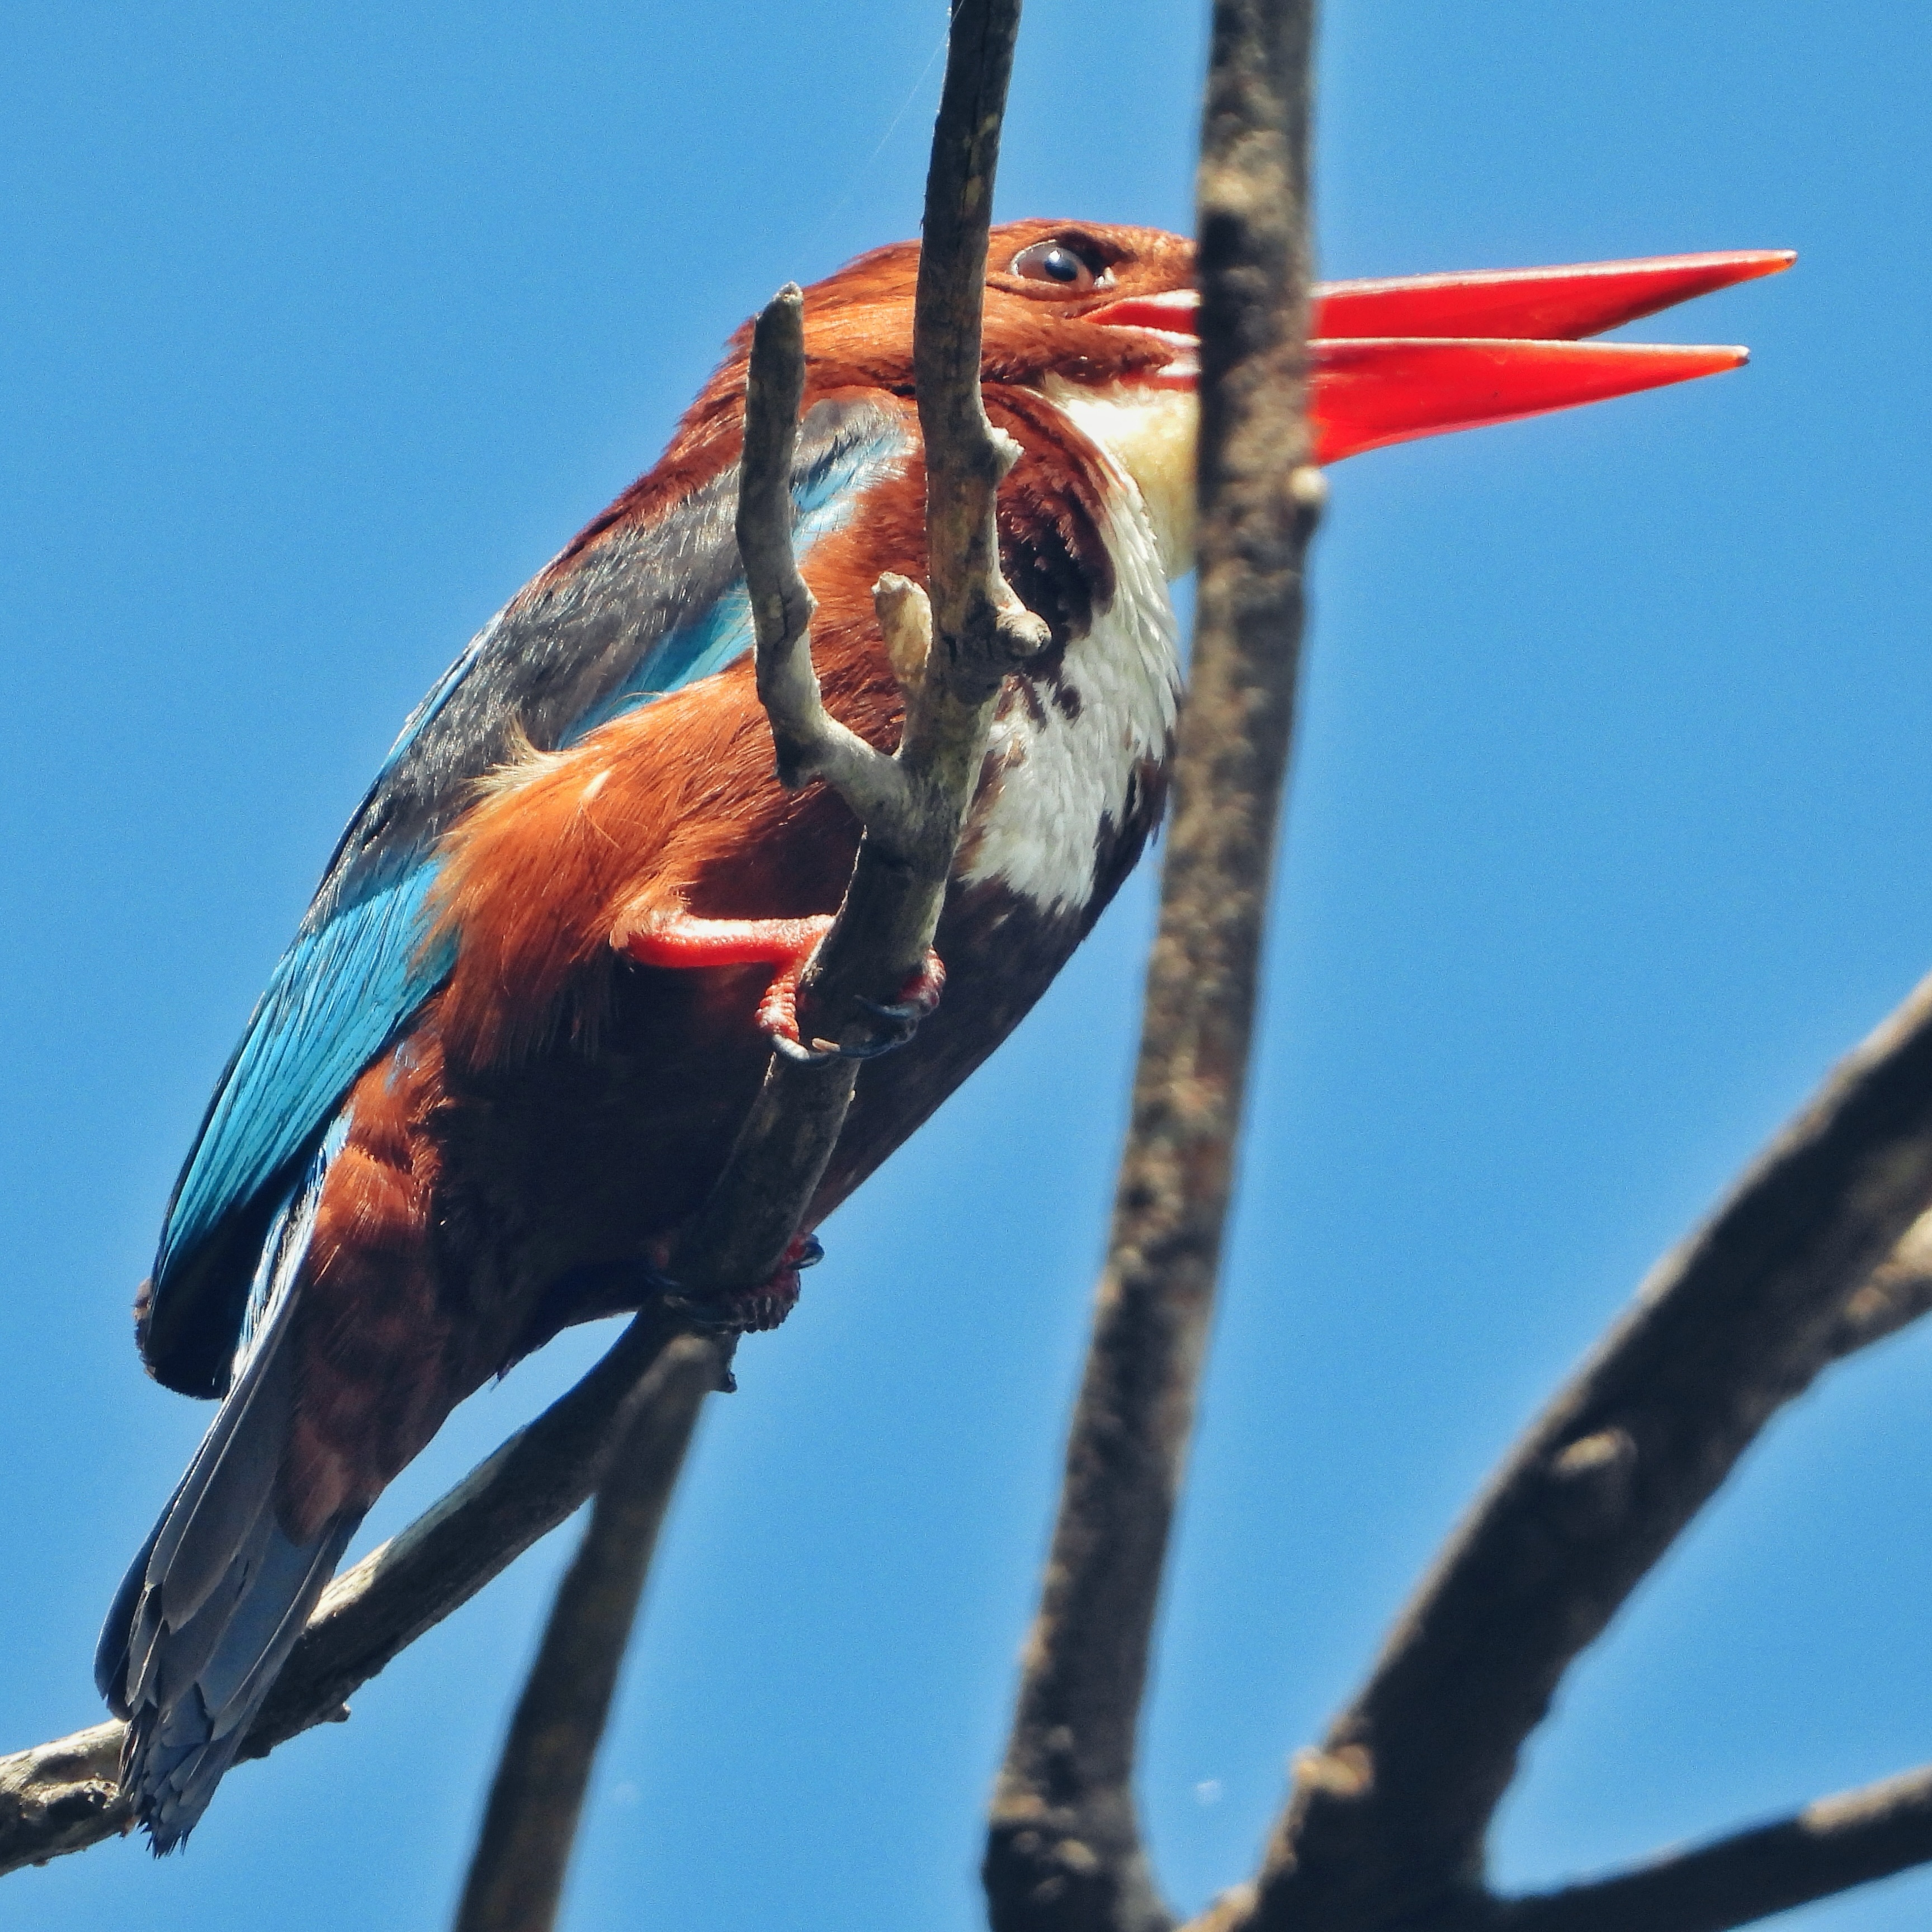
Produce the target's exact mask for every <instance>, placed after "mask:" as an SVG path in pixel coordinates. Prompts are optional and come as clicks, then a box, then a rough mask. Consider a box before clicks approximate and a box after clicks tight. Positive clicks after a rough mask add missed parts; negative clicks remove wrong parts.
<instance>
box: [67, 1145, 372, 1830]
mask: <svg viewBox="0 0 1932 1932" xmlns="http://www.w3.org/2000/svg"><path fill="white" fill-rule="evenodd" d="M336 1144H337V1145H340V1142H339V1140H338V1141H337V1143H336ZM331 1151H332V1150H331V1149H329V1148H325V1149H324V1151H323V1154H322V1155H321V1156H320V1157H318V1159H317V1162H316V1163H315V1166H314V1167H313V1168H312V1169H311V1171H310V1173H309V1175H308V1178H307V1179H306V1181H305V1183H304V1184H303V1186H302V1187H301V1188H300V1189H299V1190H298V1191H297V1192H296V1193H295V1194H294V1195H293V1196H292V1197H291V1198H290V1199H289V1200H288V1201H287V1202H285V1203H284V1205H283V1207H282V1208H281V1211H280V1212H279V1213H278V1214H277V1216H276V1217H275V1223H274V1225H273V1226H272V1228H271V1230H270V1232H269V1239H268V1241H267V1242H266V1244H265V1245H264V1247H263V1257H262V1262H261V1265H260V1269H259V1270H258V1272H257V1278H256V1282H255V1286H254V1292H253V1293H251V1296H250V1298H249V1311H248V1312H249V1320H248V1325H247V1327H246V1328H245V1331H244V1337H243V1340H242V1346H241V1348H240V1349H239V1351H238V1352H237V1353H236V1373H235V1374H234V1376H233V1380H232V1382H231V1383H230V1385H229V1391H228V1394H227V1395H226V1397H225V1398H224V1400H223V1403H222V1405H221V1407H220V1410H219V1411H218V1412H217V1414H216V1415H215V1418H214V1423H213V1424H212V1425H211V1427H210V1428H209V1430H208V1433H207V1435H206V1436H204V1437H203V1438H202V1444H201V1447H200V1448H199V1451H196V1455H195V1458H194V1460H193V1463H191V1464H190V1466H189V1468H188V1472H187V1475H185V1476H184V1477H183V1478H181V1484H180V1486H179V1487H178V1488H177V1489H176V1490H175V1493H174V1495H173V1496H172V1497H171V1498H170V1499H169V1502H168V1506H167V1508H166V1509H165V1510H164V1511H163V1512H162V1514H161V1519H160V1522H159V1523H157V1524H156V1525H155V1526H154V1533H153V1535H151V1536H150V1537H149V1538H148V1541H147V1544H146V1545H145V1547H144V1548H143V1549H142V1551H141V1553H140V1554H139V1556H137V1557H136V1559H134V1562H133V1565H132V1566H131V1567H130V1568H129V1570H128V1572H127V1577H126V1578H125V1580H124V1581H123V1583H121V1588H120V1590H119V1592H118V1594H117V1595H116V1596H115V1600H114V1607H113V1609H112V1610H110V1612H109V1613H108V1617H107V1624H106V1626H105V1627H104V1629H103V1630H102V1631H101V1643H100V1646H99V1649H98V1650H97V1652H96V1653H95V1683H96V1684H97V1685H98V1686H99V1688H100V1690H101V1695H102V1696H103V1697H104V1698H105V1699H106V1700H107V1703H108V1705H109V1707H110V1709H112V1710H113V1712H114V1713H115V1715H116V1716H118V1717H121V1718H125V1719H126V1720H127V1727H128V1728H127V1742H126V1744H125V1745H124V1748H123V1751H122V1756H121V1787H122V1789H123V1790H124V1791H126V1792H127V1794H128V1796H130V1798H131V1799H133V1805H134V1812H135V1816H136V1818H137V1819H138V1820H139V1822H140V1823H141V1824H142V1826H145V1828H146V1830H147V1832H148V1837H149V1838H150V1840H151V1842H152V1843H153V1846H154V1850H155V1852H157V1854H158V1853H161V1852H169V1851H172V1850H173V1849H175V1846H177V1845H178V1844H179V1843H181V1841H182V1840H183V1839H184V1838H186V1837H187V1834H188V1833H189V1832H190V1831H191V1830H192V1829H193V1826H194V1825H195V1823H196V1820H199V1817H201V1814H202V1812H203V1811H205V1810H206V1809H207V1808H208V1801H209V1799H211V1798H212V1797H213V1796H214V1790H215V1787H216V1786H217V1784H220V1781H221V1778H222V1775H223V1773H224V1772H226V1770H227V1769H228V1767H229V1765H230V1764H232V1763H233V1762H234V1760H235V1757H236V1753H237V1752H238V1751H239V1750H240V1748H241V1747H242V1741H243V1739H245V1737H246V1736H247V1734H248V1727H249V1724H250V1722H251V1720H252V1719H253V1718H254V1715H255V1713H256V1712H257V1710H258V1709H260V1706H261V1704H262V1702H263V1699H264V1698H265V1697H266V1696H267V1695H268V1693H269V1688H270V1687H271V1686H272V1685H273V1684H274V1682H275V1677H276V1675H277V1673H278V1672H279V1671H280V1670H281V1667H282V1665H283V1664H284V1662H286V1661H287V1658H288V1654H289V1652H290V1650H291V1649H293V1646H294V1644H295V1640H296V1637H298V1636H299V1635H300V1634H301V1631H302V1625H303V1624H304V1623H305V1622H306V1621H307V1620H308V1614H309V1613H310V1611H311V1610H313V1609H314V1606H315V1602H316V1600H317V1598H318V1597H320V1595H321V1594H322V1592H323V1586H325V1585H326V1583H328V1581H329V1578H330V1577H332V1575H333V1574H335V1567H336V1565H338V1563H339V1562H341V1559H342V1554H343V1552H344V1550H345V1549H347V1547H348V1544H349V1539H350V1537H352V1536H353V1535H354V1534H355V1532H356V1525H357V1524H358V1523H359V1522H360V1521H361V1520H362V1512H361V1511H360V1510H355V1511H341V1512H338V1514H336V1515H335V1516H333V1517H330V1518H329V1520H328V1521H326V1523H323V1525H322V1526H321V1528H320V1529H319V1530H318V1531H317V1532H316V1534H315V1535H314V1536H313V1537H312V1538H311V1539H310V1540H308V1541H305V1542H302V1543H298V1542H296V1541H295V1540H294V1538H292V1537H291V1536H290V1535H289V1534H288V1532H287V1530H286V1529H284V1527H283V1526H282V1523H281V1520H280V1517H279V1514H278V1506H277V1503H278V1499H277V1490H278V1481H279V1478H280V1475H281V1466H282V1459H283V1455H284V1451H285V1449H286V1448H287V1443H288V1439H289V1430H290V1422H291V1420H292V1417H293V1408H294V1400H293V1397H294V1387H293V1352H292V1351H291V1349H290V1347H289V1346H288V1339H289V1336H290V1331H291V1328H292V1326H293V1322H292V1317H293V1314H294V1312H295V1310H296V1305H297V1302H298V1300H299V1288H300V1277H301V1273H302V1262H303V1259H304V1257H305V1253H306V1251H307V1249H308V1238H309V1235H310V1233H311V1231H312V1229H313V1227H314V1200H315V1196H316V1193H317V1190H318V1189H319V1187H320V1182H321V1178H322V1174H323V1169H325V1168H326V1164H327V1160H328V1158H329V1154H330V1152H331Z"/></svg>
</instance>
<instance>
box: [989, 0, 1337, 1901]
mask: <svg viewBox="0 0 1932 1932" xmlns="http://www.w3.org/2000/svg"><path fill="white" fill-rule="evenodd" d="M1312 34H1313V7H1312V5H1306V4H1304V5H1281V6H1271V5H1259V4H1257V5H1221V6H1219V7H1217V8H1216V10H1215V15H1214V49H1213V52H1212V54H1211V65H1210V73H1209V80H1208V101H1207V109H1206V115H1205V124H1204V129H1203V139H1202V165H1201V173H1200V178H1199V193H1200V229H1201V258H1200V260H1201V269H1200V273H1201V291H1202V310H1201V338H1202V340H1201V362H1202V383H1201V389H1202V397H1201V401H1202V425H1201V444H1200V458H1199V490H1200V502H1201V526H1200V528H1201V536H1200V564H1199V573H1200V574H1199V592H1198V598H1197V602H1196V629H1195V640H1194V651H1193V669H1192V673H1191V676H1190V688H1189V691H1188V697H1187V706H1186V708H1185V711H1184V715H1183V718H1182V721H1181V732H1180V738H1179V742H1178V747H1177V749H1176V754H1175V761H1174V765H1173V796H1174V810H1173V817H1172V823H1171V827H1170V829H1169V835H1168V847H1167V856H1166V865H1165V867H1164V868H1163V875H1162V898H1161V911H1160V927H1159V931H1158V934H1157V938H1156V939H1155V941H1154V953H1153V956H1152V957H1151V960H1150V962H1149V965H1148V981H1147V994H1146V1006H1145V1014H1144V1017H1143V1021H1142V1035H1141V1049H1140V1062H1139V1070H1138V1072H1137V1073H1136V1078H1135V1083H1134V1097H1133V1117H1132V1123H1131V1125H1130V1129H1129V1133H1128V1139H1127V1148H1126V1151H1125V1153H1124V1155H1123V1157H1122V1160H1121V1172H1120V1179H1119V1184H1118V1191H1117V1193H1116V1196H1115V1208H1114V1218H1113V1226H1112V1234H1111V1236H1110V1239H1109V1251H1108V1258H1107V1261H1106V1267H1105V1269H1104V1271H1103V1274H1102V1277H1101V1281H1100V1291H1099V1295H1098V1305H1097V1310H1096V1313H1095V1318H1094V1339H1093V1344H1092V1348H1091V1352H1090V1354H1089V1355H1088V1363H1087V1370H1086V1376H1085V1382H1084V1384H1083V1385H1082V1390H1081V1394H1080V1400H1079V1407H1078V1409H1077V1410H1076V1414H1075V1417H1074V1421H1073V1432H1072V1436H1071V1439H1070V1443H1069V1445H1068V1450H1067V1475H1066V1482H1065V1486H1064V1490H1063V1491H1062V1494H1061V1508H1060V1515H1059V1520H1058V1525H1057V1526H1056V1528H1055V1534H1054V1541H1053V1547H1052V1554H1051V1556H1049V1559H1048V1565H1047V1573H1046V1584H1045V1589H1044V1592H1043V1601H1042V1604H1041V1607H1040V1616H1039V1619H1038V1621H1037V1623H1036V1624H1035V1625H1034V1630H1033V1632H1032V1634H1031V1638H1030V1640H1029V1642H1028V1647H1027V1653H1026V1658H1025V1676H1024V1680H1023V1682H1022V1688H1021V1691H1020V1697H1019V1710H1018V1713H1017V1715H1016V1719H1015V1723H1014V1728H1013V1738H1012V1741H1011V1743H1010V1746H1009V1748H1008V1751H1007V1759H1006V1763H1005V1765H1004V1768H1003V1769H1002V1770H1001V1774H1000V1778H999V1781H998V1787H997V1788H996V1790H995V1795H994V1799H993V1806H992V1820H991V1829H990V1832H989V1841H988V1846H987V1852H986V1868H985V1878H986V1889H987V1896H988V1899H989V1904H990V1906H991V1909H992V1921H993V1924H995V1927H997V1928H998V1932H1090V1929H1091V1932H1157V1929H1158V1928H1162V1927H1167V1926H1169V1925H1171V1924H1172V1923H1173V1920H1172V1915H1170V1913H1169V1911H1168V1909H1167V1908H1166V1906H1165V1905H1164V1904H1163V1903H1162V1902H1161V1899H1160V1894H1159V1891H1158V1890H1157V1886H1156V1885H1155V1883H1154V1879H1153V1877H1152V1875H1151V1873H1150V1871H1149V1870H1148V1863H1147V1859H1146V1857H1145V1853H1144V1852H1143V1851H1142V1848H1141V1843H1140V1835H1139V1827H1138V1823H1137V1820H1136V1815H1135V1807H1134V1799H1133V1763H1134V1747H1135V1742H1136V1731H1137V1729H1138V1725H1139V1713H1140V1705H1141V1698H1142V1690H1143V1688H1144V1686H1145V1681H1146V1676H1147V1664H1148V1645H1149V1642H1150V1640H1151V1634H1152V1631H1153V1627H1154V1613H1155V1610H1156V1607H1157V1602H1158V1600H1159V1596H1160V1580H1161V1571H1162V1567H1163V1561H1164V1559H1165V1556H1166V1547H1167V1541H1168V1535H1169V1529H1170V1526H1171V1525H1172V1520H1173V1516H1174V1510H1175V1500H1176V1498H1177V1496H1178V1491H1179V1487H1180V1484H1181V1473H1182V1469H1183V1466H1184V1463H1185V1460H1186V1456H1187V1442H1188V1436H1189V1433H1190V1430H1191V1428H1192V1426H1193V1416H1194V1400H1195V1388H1196V1382H1197V1380H1198V1378H1199V1371H1200V1366H1201V1361H1202V1352H1203V1349H1204V1347H1205V1340H1206V1335H1207V1328H1208V1317H1209V1314H1210V1311H1211V1307H1212V1304H1213V1298H1214V1283H1215V1277H1216V1274H1217V1270H1218V1267H1219V1263H1220V1249H1221V1237H1222V1229H1223V1224H1224V1223H1225V1221H1226V1215H1227V1209H1228V1202H1229V1193H1230V1190H1231V1188H1232V1184H1233V1179H1234V1172H1235V1142H1236V1137H1237V1135H1238V1132H1239V1129H1240V1124H1241V1103H1242V1095H1243V1091H1244V1085H1245V1082H1246V1078H1247V1067H1248V1059H1249V1050H1250V1039H1251V1035H1252V1032H1253V1020H1254V1007H1255V992H1256V983H1257V980H1258V977H1259V968H1260V959H1261V948H1262V934H1263V929H1264V923H1265V914H1266V910H1267V905H1268V891H1269V886H1270V883H1271V877H1272V874H1273V869H1274V844H1275V834H1276V828H1277V823H1278V822H1279V820H1280V802H1281V795H1282V789H1283V781H1284V779H1285V776H1286V770H1287V765H1288V757H1289V744H1290V740H1291V736H1292V727H1293V722H1294V712H1295V688H1296V683H1297V673H1298V663H1299V657H1300V646H1301V625H1302V565H1303V557H1304V552H1305V550H1306V547H1307V542H1308V539H1309V537H1310V534H1311V532H1313V527H1314V523H1315V519H1316V510H1317V508H1318V506H1319V502H1320V501H1321V488H1320V478H1319V475H1317V474H1316V472H1314V471H1313V470H1312V469H1307V468H1306V467H1305V466H1304V464H1305V461H1306V457H1307V450H1308V433H1307V422H1306V406H1307V382H1306V364H1307V350H1306V341H1305V338H1306V325H1307V284H1308V263H1309V243H1308V233H1307V180H1308V124H1309V98H1310V80H1309V62H1310V48H1311V39H1312Z"/></svg>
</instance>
